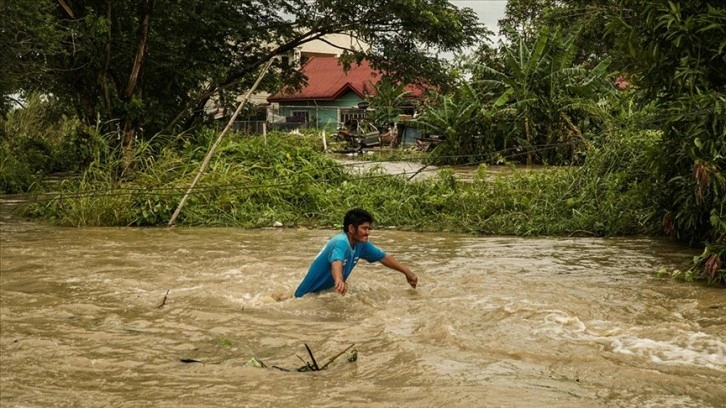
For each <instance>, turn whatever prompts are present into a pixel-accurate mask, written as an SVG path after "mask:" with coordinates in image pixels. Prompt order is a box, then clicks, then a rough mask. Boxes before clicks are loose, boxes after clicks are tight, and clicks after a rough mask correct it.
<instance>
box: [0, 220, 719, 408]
mask: <svg viewBox="0 0 726 408" xmlns="http://www.w3.org/2000/svg"><path fill="white" fill-rule="evenodd" d="M0 226H1V227H2V234H1V237H0V244H1V246H0V258H1V259H2V268H1V271H0V323H1V326H2V327H1V328H2V330H1V331H0V332H1V333H0V347H1V349H0V350H1V353H0V363H1V367H2V370H1V373H0V387H1V389H0V403H1V405H2V406H8V407H21V406H22V407H36V406H37V407H41V406H42V407H46V406H89V407H90V406H94V407H95V406H129V407H131V406H139V405H152V406H168V407H172V406H174V407H177V406H185V407H207V406H271V407H272V406H285V405H292V404H295V405H302V406H331V407H332V406H340V405H341V404H346V405H350V406H366V407H368V406H379V407H399V406H411V407H438V406H442V405H446V406H452V407H454V406H455V407H469V406H502V407H530V406H531V407H537V406H557V407H643V406H652V407H656V406H657V407H721V406H725V405H724V401H726V385H725V384H724V382H723V378H724V375H726V356H725V355H726V343H725V340H724V339H726V311H725V310H724V308H726V302H725V297H726V293H725V292H724V291H723V290H722V289H716V288H705V287H701V286H698V285H693V284H684V283H680V282H675V281H672V280H669V279H658V278H656V277H655V275H654V271H656V270H657V269H658V268H660V267H668V268H675V267H681V266H682V262H683V261H684V260H685V261H687V259H688V257H689V256H691V255H693V254H692V253H691V251H689V250H687V249H684V248H682V247H679V246H677V245H674V244H672V243H670V242H668V241H664V240H655V239H647V238H627V239H626V238H613V239H595V238H568V239H564V238H529V239H525V238H514V237H473V236H466V235H458V234H423V233H411V232H401V231H392V230H381V231H374V233H373V235H372V240H373V241H374V242H375V243H376V244H378V245H379V246H381V247H382V248H384V249H387V250H389V251H390V252H391V253H393V254H394V255H395V256H396V257H398V258H399V259H401V260H402V261H404V262H405V263H407V264H408V265H409V266H410V267H411V268H412V269H413V270H414V271H415V272H416V273H417V274H418V275H419V282H420V284H419V288H418V289H417V290H412V289H410V288H409V287H408V285H406V282H405V279H404V278H403V277H402V276H401V275H400V274H398V273H396V272H393V271H390V270H387V269H386V268H385V267H383V266H381V265H379V264H371V265H367V264H361V265H359V266H358V267H357V268H356V270H355V271H354V272H353V275H352V276H351V279H350V280H349V283H350V289H349V294H348V295H346V296H344V297H341V296H340V295H337V294H335V293H331V292H328V293H322V294H316V295H308V296H305V297H303V298H300V299H295V298H293V297H292V292H293V291H294V289H295V287H296V286H297V284H298V283H299V281H300V280H301V279H302V276H303V275H304V273H305V270H306V269H307V266H308V264H309V262H310V261H311V260H312V258H313V257H314V256H315V254H316V253H317V251H318V250H319V249H320V247H321V246H322V245H323V244H324V243H325V241H326V240H327V238H328V237H330V236H331V235H332V234H334V233H336V231H325V230H321V231H310V230H284V229H280V230H254V231H245V230H238V229H208V228H198V229H183V228H177V229H161V228H160V229H134V228H88V229H71V228H56V227H50V226H46V225H42V224H35V223H27V222H20V221H17V220H3V222H2V224H1V225H0ZM167 291H168V296H167V298H166V300H165V301H164V306H162V307H158V306H159V305H160V303H161V302H162V299H164V296H165V295H166V294H167ZM305 343H306V344H308V345H310V347H311V348H312V349H313V350H314V351H315V354H316V356H317V357H319V358H320V359H321V360H325V359H327V358H328V357H331V356H333V355H335V354H337V353H338V352H340V351H342V350H344V349H345V348H346V347H348V346H349V345H351V344H355V348H356V349H357V351H358V360H357V361H356V362H354V363H349V362H347V361H345V359H344V358H341V359H339V360H336V361H335V362H334V363H333V364H331V366H330V367H329V368H328V369H326V370H324V371H321V372H316V373H296V372H289V373H288V372H282V371H278V370H266V369H259V368H251V367H245V365H246V363H247V362H249V360H250V358H251V357H253V356H255V357H257V358H259V359H260V360H262V361H264V362H265V363H267V364H268V365H278V366H281V367H288V368H295V367H298V366H299V365H301V362H300V360H299V359H298V357H297V356H301V357H307V353H306V351H305V347H304V344H305ZM181 359H195V360H199V361H201V362H202V363H192V364H185V363H182V362H181V361H180V360H181Z"/></svg>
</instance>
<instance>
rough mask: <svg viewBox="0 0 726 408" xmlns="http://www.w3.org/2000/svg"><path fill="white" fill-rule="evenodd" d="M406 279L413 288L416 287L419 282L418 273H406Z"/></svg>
mask: <svg viewBox="0 0 726 408" xmlns="http://www.w3.org/2000/svg"><path fill="white" fill-rule="evenodd" d="M406 281H408V284H409V285H411V287H412V288H414V289H416V284H418V276H416V274H415V273H413V272H409V273H407V274H406Z"/></svg>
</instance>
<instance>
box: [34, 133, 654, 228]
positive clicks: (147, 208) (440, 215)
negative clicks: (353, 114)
mask: <svg viewBox="0 0 726 408" xmlns="http://www.w3.org/2000/svg"><path fill="white" fill-rule="evenodd" d="M202 133H203V134H201V135H197V138H205V137H210V138H211V136H212V135H213V132H208V131H207V132H202ZM205 134H206V135H205ZM658 137H659V136H658V135H657V134H643V135H628V136H627V137H626V136H625V135H624V136H623V138H622V139H621V140H618V141H613V144H612V145H613V146H617V148H618V149H621V151H609V150H603V151H602V153H598V154H593V155H592V156H591V157H590V158H589V159H588V160H589V162H588V163H586V164H585V166H584V167H583V168H582V169H577V168H570V169H556V168H552V169H547V168H545V169H542V170H541V171H538V172H535V173H529V172H518V171H516V170H515V169H514V168H512V169H511V173H512V174H507V175H502V176H498V177H496V176H492V174H490V173H489V172H488V171H487V166H485V165H484V166H481V167H480V168H479V170H478V172H477V174H476V176H475V177H474V181H473V182H462V181H460V180H457V178H456V177H454V175H453V173H452V172H451V171H448V170H445V171H442V172H441V173H440V174H438V175H437V174H436V173H431V172H430V171H429V173H428V174H429V175H431V177H429V178H425V179H423V180H421V181H409V180H408V176H407V175H389V174H386V173H384V172H382V171H379V170H375V169H374V170H372V171H370V172H366V173H363V174H357V173H355V172H352V171H348V170H346V166H345V165H342V164H340V163H339V162H337V161H336V160H334V159H333V158H331V157H330V156H327V155H325V154H322V153H321V152H320V151H321V150H322V142H321V139H320V136H319V135H309V136H295V135H286V134H273V135H268V136H267V137H262V136H255V137H241V136H235V137H233V138H230V139H229V140H227V141H226V142H224V144H223V145H222V146H221V148H220V150H219V152H218V154H217V155H216V156H215V159H214V160H213V162H212V164H211V166H210V169H209V172H208V173H207V174H205V176H204V177H203V178H202V181H201V182H200V184H199V185H198V187H197V188H196V189H195V190H194V192H193V194H192V197H191V199H190V200H189V202H188V203H187V205H186V206H185V207H184V209H183V211H182V212H181V215H180V217H179V219H178V224H179V225H225V226H242V227H270V226H272V225H273V224H274V223H275V222H280V223H282V224H284V225H285V226H288V227H293V226H309V227H316V226H328V227H331V226H335V225H337V224H338V223H339V222H340V219H341V217H342V215H343V214H344V213H345V211H346V210H347V209H348V208H351V207H355V206H363V207H366V208H370V209H372V211H373V212H374V213H375V214H376V218H377V219H378V220H379V223H380V224H382V225H384V226H385V225H389V226H394V225H395V226H399V227H404V228H411V229H416V230H428V231H432V230H448V231H460V232H476V233H486V234H516V235H563V234H575V235H592V236H612V235H631V234H653V233H656V229H657V227H658V223H657V222H654V219H653V217H652V216H653V211H654V210H653V208H652V207H650V206H649V204H648V202H647V200H644V198H645V195H644V194H643V186H644V185H645V184H644V182H646V180H645V177H647V175H646V174H644V172H643V171H642V170H639V168H638V160H640V159H641V157H642V155H643V154H645V153H644V152H645V151H647V150H648V148H649V146H652V145H653V143H654V141H655V140H657V138H658ZM204 153H205V152H204V151H202V150H201V149H195V148H190V149H187V150H185V151H184V152H182V153H175V152H174V151H172V150H166V149H165V150H164V151H163V153H162V154H161V155H158V156H152V155H150V153H149V152H148V151H144V150H143V149H142V150H140V151H139V152H138V155H139V157H138V159H139V161H140V162H143V163H146V165H147V167H146V168H144V171H143V172H140V173H138V177H136V178H135V179H133V180H130V181H128V182H126V183H124V184H122V185H119V184H118V183H117V182H115V178H114V177H113V172H114V168H113V167H114V166H102V165H93V166H91V168H90V169H89V170H88V171H87V172H86V173H85V174H83V175H82V176H80V177H78V178H74V179H68V180H66V181H64V182H63V185H62V186H61V187H62V188H61V190H62V191H61V192H60V193H47V194H40V195H38V196H37V204H35V205H34V206H33V209H32V214H34V215H36V216H43V217H46V218H48V219H50V220H53V221H54V222H57V223H59V224H61V225H76V226H83V225H139V226H143V225H163V224H164V223H166V222H167V221H168V219H169V217H170V216H171V213H172V212H173V210H174V209H175V207H176V204H177V203H178V202H179V200H180V198H181V196H182V195H183V193H184V191H185V190H186V188H187V187H188V185H189V183H191V180H192V178H193V177H194V176H195V174H196V170H197V169H198V166H199V163H200V162H201V160H202V158H203V156H204ZM616 158H617V159H616Z"/></svg>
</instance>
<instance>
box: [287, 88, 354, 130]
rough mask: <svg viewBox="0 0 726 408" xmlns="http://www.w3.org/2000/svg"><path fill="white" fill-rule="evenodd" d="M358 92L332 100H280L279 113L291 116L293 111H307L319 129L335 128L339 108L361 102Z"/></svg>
mask: <svg viewBox="0 0 726 408" xmlns="http://www.w3.org/2000/svg"><path fill="white" fill-rule="evenodd" d="M362 101H363V99H361V98H360V97H359V96H358V94H356V93H355V92H348V93H346V94H345V95H343V96H341V97H340V98H338V99H336V100H334V101H319V100H307V101H293V102H280V113H279V115H282V116H293V113H295V112H307V113H308V118H309V120H310V121H311V122H313V123H315V124H316V125H317V127H318V128H321V129H335V127H337V125H338V121H339V119H340V118H339V116H338V114H339V109H340V108H343V109H350V108H353V107H356V106H357V105H358V103H359V102H362Z"/></svg>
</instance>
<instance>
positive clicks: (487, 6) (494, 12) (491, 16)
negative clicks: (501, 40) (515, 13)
mask: <svg viewBox="0 0 726 408" xmlns="http://www.w3.org/2000/svg"><path fill="white" fill-rule="evenodd" d="M449 2H450V3H451V4H453V5H455V6H456V7H469V8H470V9H472V10H474V11H475V12H476V13H477V14H478V15H479V21H481V22H482V23H483V24H484V25H486V26H487V27H488V28H489V29H490V30H492V31H493V32H494V34H496V33H497V32H499V27H498V26H497V22H498V21H499V19H501V18H502V17H504V8H505V7H506V6H507V0H449ZM494 41H495V42H496V39H495V40H494Z"/></svg>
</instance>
